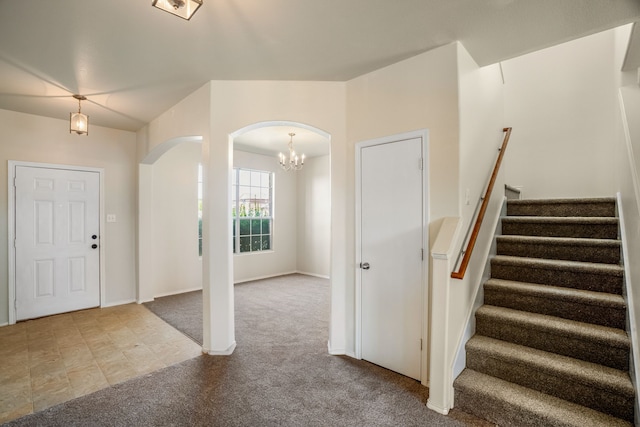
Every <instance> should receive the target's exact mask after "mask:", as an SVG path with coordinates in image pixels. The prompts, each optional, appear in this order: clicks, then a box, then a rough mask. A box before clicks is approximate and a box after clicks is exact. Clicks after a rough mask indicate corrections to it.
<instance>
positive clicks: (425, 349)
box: [354, 129, 430, 386]
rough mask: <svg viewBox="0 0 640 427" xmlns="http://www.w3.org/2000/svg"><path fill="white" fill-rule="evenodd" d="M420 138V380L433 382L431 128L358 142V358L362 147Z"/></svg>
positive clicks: (358, 335)
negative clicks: (431, 326) (430, 291)
mask: <svg viewBox="0 0 640 427" xmlns="http://www.w3.org/2000/svg"><path fill="white" fill-rule="evenodd" d="M416 138H420V140H421V143H422V213H423V215H422V248H423V254H424V255H423V262H422V283H421V286H422V354H421V357H420V363H421V366H420V382H421V384H422V385H424V386H428V385H429V371H428V369H429V363H428V361H429V360H428V358H429V335H430V333H429V329H430V324H429V259H428V257H427V254H428V253H429V209H428V208H429V186H428V183H429V180H428V178H429V131H428V129H420V130H416V131H411V132H405V133H400V134H396V135H389V136H385V137H381V138H374V139H369V140H365V141H361V142H358V143H356V145H355V149H356V152H355V160H356V165H355V196H356V206H355V264H354V267H355V269H356V274H355V279H356V280H355V284H356V289H355V317H356V318H355V335H356V336H355V357H356V358H357V359H362V269H361V268H360V263H361V262H362V259H361V257H362V253H361V252H362V229H361V227H362V179H361V174H362V150H363V149H364V148H367V147H372V146H376V145H382V144H389V143H393V142H400V141H404V140H408V139H416Z"/></svg>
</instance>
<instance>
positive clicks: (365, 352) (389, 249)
mask: <svg viewBox="0 0 640 427" xmlns="http://www.w3.org/2000/svg"><path fill="white" fill-rule="evenodd" d="M422 158H423V155H422V140H421V138H413V139H405V140H400V141H395V142H390V143H384V144H379V145H372V146H368V147H363V148H362V149H361V152H360V173H361V176H360V182H361V186H360V191H361V203H360V206H361V209H360V215H361V218H360V226H361V231H360V242H361V262H362V264H361V269H360V272H361V273H360V274H361V279H360V283H361V356H362V358H363V359H365V360H368V361H370V362H373V363H375V364H377V365H380V366H383V367H385V368H388V369H391V370H393V371H395V372H399V373H401V374H404V375H406V376H408V377H411V378H415V379H418V380H420V373H421V347H422V342H421V338H422V319H423V316H422V304H423V303H422V301H423V295H422V289H423V286H422V280H423V278H422V275H423V265H422V263H423V259H422V258H423V254H422V250H423V236H424V232H423V223H424V221H423V200H422V197H423V188H422V186H423V177H422V173H423V171H422V169H423V168H422Z"/></svg>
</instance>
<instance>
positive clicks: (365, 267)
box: [360, 262, 371, 270]
mask: <svg viewBox="0 0 640 427" xmlns="http://www.w3.org/2000/svg"><path fill="white" fill-rule="evenodd" d="M360 268H361V269H363V270H368V269H369V268H371V267H370V266H369V263H368V262H361V263H360Z"/></svg>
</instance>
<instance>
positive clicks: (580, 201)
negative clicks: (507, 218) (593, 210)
mask: <svg viewBox="0 0 640 427" xmlns="http://www.w3.org/2000/svg"><path fill="white" fill-rule="evenodd" d="M507 203H511V204H514V205H543V204H544V205H548V204H594V203H603V204H605V203H607V204H608V203H616V198H615V197H585V198H575V199H572V198H559V199H511V200H508V201H507Z"/></svg>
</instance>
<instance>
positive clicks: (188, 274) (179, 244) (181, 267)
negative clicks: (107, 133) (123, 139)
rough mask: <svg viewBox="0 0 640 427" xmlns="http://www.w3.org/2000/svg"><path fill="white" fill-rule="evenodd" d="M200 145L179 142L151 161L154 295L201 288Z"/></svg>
mask: <svg viewBox="0 0 640 427" xmlns="http://www.w3.org/2000/svg"><path fill="white" fill-rule="evenodd" d="M201 151H202V147H201V145H200V144H198V143H194V142H190V143H184V144H180V145H178V146H176V147H174V148H172V149H171V150H169V151H168V152H166V153H165V154H164V155H163V156H162V157H160V158H159V159H158V160H157V161H156V162H155V163H154V164H153V193H152V198H153V202H152V203H153V211H154V215H153V224H152V226H153V232H152V236H153V237H152V239H153V242H152V244H151V245H150V249H151V251H152V257H153V258H152V263H153V265H154V269H153V272H152V274H153V279H152V282H153V285H154V296H155V297H159V296H163V295H170V294H175V293H179V292H186V291H191V290H195V289H201V288H202V262H201V260H200V255H199V254H198V187H197V184H198V164H199V163H200V162H201V157H202V156H201Z"/></svg>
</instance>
